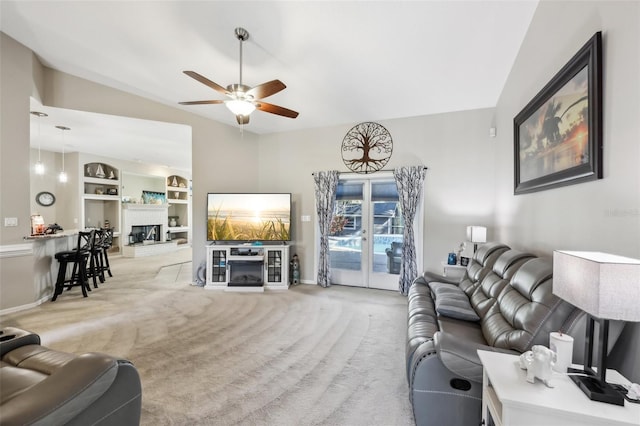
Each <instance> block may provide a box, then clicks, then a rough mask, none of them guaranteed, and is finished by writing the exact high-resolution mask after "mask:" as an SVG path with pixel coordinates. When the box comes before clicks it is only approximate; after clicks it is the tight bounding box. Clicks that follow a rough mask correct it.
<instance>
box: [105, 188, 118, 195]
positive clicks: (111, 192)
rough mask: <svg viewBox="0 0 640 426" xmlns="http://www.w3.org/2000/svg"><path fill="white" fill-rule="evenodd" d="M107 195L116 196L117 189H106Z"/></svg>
mask: <svg viewBox="0 0 640 426" xmlns="http://www.w3.org/2000/svg"><path fill="white" fill-rule="evenodd" d="M107 194H109V195H118V189H117V188H109V189H107Z"/></svg>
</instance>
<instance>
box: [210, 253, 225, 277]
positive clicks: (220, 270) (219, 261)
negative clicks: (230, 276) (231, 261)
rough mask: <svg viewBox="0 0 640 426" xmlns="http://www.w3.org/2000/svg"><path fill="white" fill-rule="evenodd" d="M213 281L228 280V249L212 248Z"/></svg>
mask: <svg viewBox="0 0 640 426" xmlns="http://www.w3.org/2000/svg"><path fill="white" fill-rule="evenodd" d="M211 256H212V259H211V260H212V262H211V281H212V282H214V283H224V282H227V250H212V252H211Z"/></svg>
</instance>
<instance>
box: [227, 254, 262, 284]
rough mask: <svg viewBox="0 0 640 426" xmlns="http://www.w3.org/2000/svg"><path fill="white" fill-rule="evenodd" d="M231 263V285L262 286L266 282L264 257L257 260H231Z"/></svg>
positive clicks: (229, 262)
mask: <svg viewBox="0 0 640 426" xmlns="http://www.w3.org/2000/svg"><path fill="white" fill-rule="evenodd" d="M228 264H229V286H235V287H262V285H263V284H264V279H263V269H264V261H263V259H262V257H260V258H259V259H255V260H231V259H229V261H228Z"/></svg>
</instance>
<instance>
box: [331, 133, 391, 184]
mask: <svg viewBox="0 0 640 426" xmlns="http://www.w3.org/2000/svg"><path fill="white" fill-rule="evenodd" d="M392 152H393V140H392V139H391V134H390V133H389V131H388V130H387V129H385V128H384V127H383V126H381V125H380V124H378V123H372V122H365V123H360V124H358V125H357V126H354V127H353V128H351V130H349V131H348V132H347V134H346V135H345V137H344V139H343V140H342V161H343V162H344V164H345V165H346V166H347V167H348V168H349V170H351V171H353V172H356V173H364V174H367V173H373V172H377V171H378V170H380V169H382V168H383V167H384V166H385V165H386V164H387V163H388V162H389V159H390V158H391V153H392Z"/></svg>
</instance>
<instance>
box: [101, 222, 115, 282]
mask: <svg viewBox="0 0 640 426" xmlns="http://www.w3.org/2000/svg"><path fill="white" fill-rule="evenodd" d="M112 245H113V228H107V229H103V238H102V243H101V246H102V250H101V254H102V257H101V259H100V265H101V268H102V273H103V276H104V273H105V272H106V273H107V274H109V276H110V277H113V275H112V274H111V266H110V265H109V249H110V248H111V246H112Z"/></svg>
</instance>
